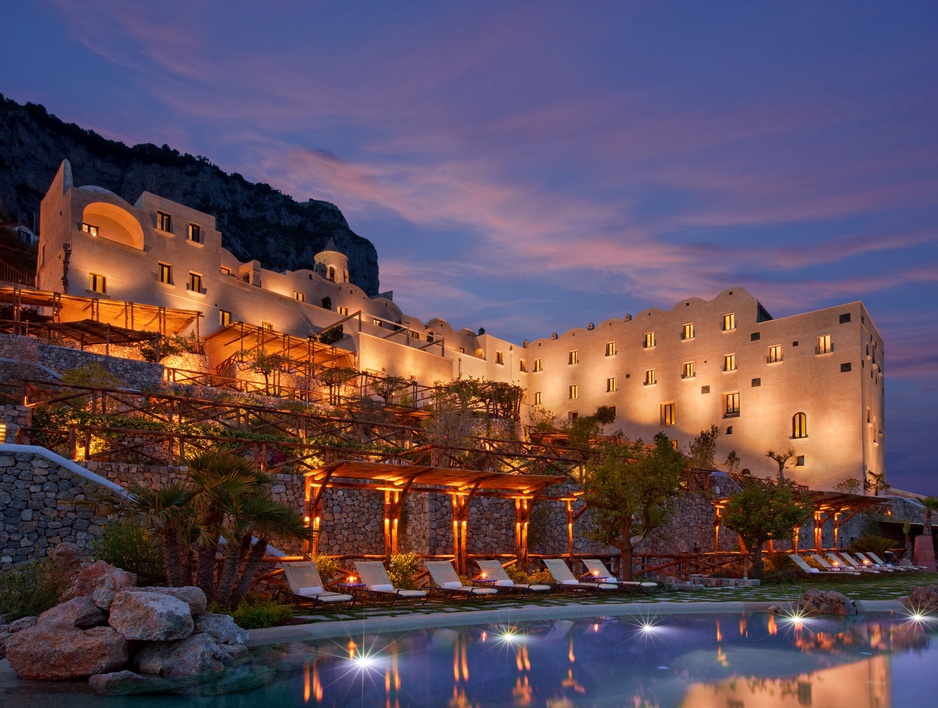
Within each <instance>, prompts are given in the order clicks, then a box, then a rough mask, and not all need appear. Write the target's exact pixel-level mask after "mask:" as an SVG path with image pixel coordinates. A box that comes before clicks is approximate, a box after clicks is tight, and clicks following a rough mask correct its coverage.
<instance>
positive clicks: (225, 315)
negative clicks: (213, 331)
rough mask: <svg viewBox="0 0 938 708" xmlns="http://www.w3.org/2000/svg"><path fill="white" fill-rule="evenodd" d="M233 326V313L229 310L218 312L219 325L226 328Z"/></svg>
mask: <svg viewBox="0 0 938 708" xmlns="http://www.w3.org/2000/svg"><path fill="white" fill-rule="evenodd" d="M230 324H231V313H230V312H229V311H228V310H219V311H218V325H219V326H220V327H224V326H225V325H230Z"/></svg>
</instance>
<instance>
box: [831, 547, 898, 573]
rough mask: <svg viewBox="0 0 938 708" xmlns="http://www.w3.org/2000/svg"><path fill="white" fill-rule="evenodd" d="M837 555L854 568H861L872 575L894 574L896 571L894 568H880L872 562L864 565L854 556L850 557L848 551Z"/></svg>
mask: <svg viewBox="0 0 938 708" xmlns="http://www.w3.org/2000/svg"><path fill="white" fill-rule="evenodd" d="M837 555H838V556H840V557H841V558H843V559H844V560H845V561H847V562H848V563H849V564H850V565H852V566H853V567H854V568H859V569H860V570H866V571H869V572H871V573H892V572H893V571H894V570H895V569H894V568H886V567H879V566H876V565H874V564H873V563H870V562H866V563H864V562H863V561H862V560H859V559H857V558H854V557H853V556H852V555H850V554H849V553H847V552H846V551H840V552H839V553H838V554H837ZM857 555H859V554H857Z"/></svg>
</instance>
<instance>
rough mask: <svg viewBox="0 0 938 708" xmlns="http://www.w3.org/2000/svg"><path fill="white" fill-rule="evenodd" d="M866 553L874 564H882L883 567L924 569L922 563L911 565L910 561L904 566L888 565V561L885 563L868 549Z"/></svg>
mask: <svg viewBox="0 0 938 708" xmlns="http://www.w3.org/2000/svg"><path fill="white" fill-rule="evenodd" d="M866 555H867V557H868V558H869V559H870V560H871V561H873V562H874V563H875V564H876V565H880V566H883V567H884V568H899V570H926V568H925V566H924V565H912V561H909V565H906V566H902V565H890V564H889V563H886V561H884V560H882V559H881V558H880V557H879V556H878V555H876V554H875V553H871V552H870V551H867V552H866Z"/></svg>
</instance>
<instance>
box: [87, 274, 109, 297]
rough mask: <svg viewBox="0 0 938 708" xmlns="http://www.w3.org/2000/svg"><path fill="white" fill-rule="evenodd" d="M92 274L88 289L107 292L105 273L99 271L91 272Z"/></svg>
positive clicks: (95, 291) (94, 291)
mask: <svg viewBox="0 0 938 708" xmlns="http://www.w3.org/2000/svg"><path fill="white" fill-rule="evenodd" d="M89 275H90V276H91V277H90V278H89V283H88V289H89V290H90V291H91V292H93V293H101V294H102V295H104V294H106V293H107V278H105V277H104V276H103V275H98V274H97V273H89Z"/></svg>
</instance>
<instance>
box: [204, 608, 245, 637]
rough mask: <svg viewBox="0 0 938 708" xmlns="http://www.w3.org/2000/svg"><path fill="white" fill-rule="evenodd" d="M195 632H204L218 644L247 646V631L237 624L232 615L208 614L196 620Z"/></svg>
mask: <svg viewBox="0 0 938 708" xmlns="http://www.w3.org/2000/svg"><path fill="white" fill-rule="evenodd" d="M195 631H196V632H204V633H205V634H207V635H209V636H210V637H211V638H212V639H214V640H215V642H216V643H218V644H247V642H248V633H247V630H244V629H241V627H239V626H238V625H237V624H235V621H234V617H232V616H231V615H217V614H215V613H214V612H206V613H205V614H202V615H199V616H198V617H196V618H195Z"/></svg>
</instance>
